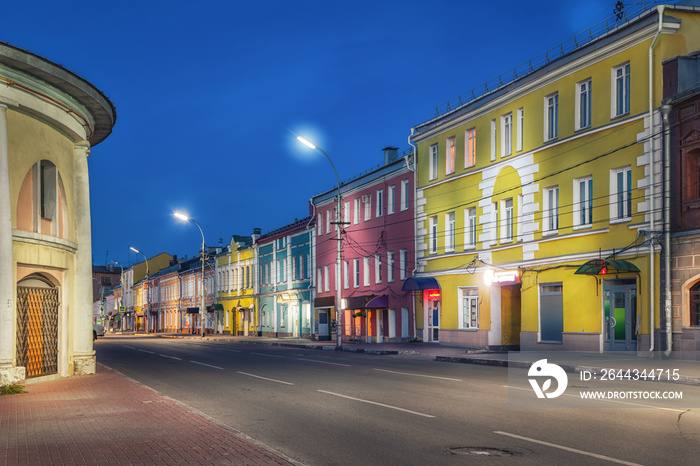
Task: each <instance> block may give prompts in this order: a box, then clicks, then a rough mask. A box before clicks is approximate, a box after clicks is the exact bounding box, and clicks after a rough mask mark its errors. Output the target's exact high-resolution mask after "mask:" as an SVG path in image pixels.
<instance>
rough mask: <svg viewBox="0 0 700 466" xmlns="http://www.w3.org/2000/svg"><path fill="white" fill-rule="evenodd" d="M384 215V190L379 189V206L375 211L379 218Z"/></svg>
mask: <svg viewBox="0 0 700 466" xmlns="http://www.w3.org/2000/svg"><path fill="white" fill-rule="evenodd" d="M383 215H384V190H383V189H378V190H377V206H376V211H375V217H376V218H379V217H382V216H383Z"/></svg>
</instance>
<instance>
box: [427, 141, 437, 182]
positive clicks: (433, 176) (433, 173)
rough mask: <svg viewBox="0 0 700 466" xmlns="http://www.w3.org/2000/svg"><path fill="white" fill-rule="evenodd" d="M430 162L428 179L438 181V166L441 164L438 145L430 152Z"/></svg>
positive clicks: (431, 148)
mask: <svg viewBox="0 0 700 466" xmlns="http://www.w3.org/2000/svg"><path fill="white" fill-rule="evenodd" d="M428 155H429V157H430V160H429V162H428V167H429V168H428V179H429V180H430V181H433V180H437V177H438V166H439V164H440V156H439V152H438V145H437V144H432V145H431V146H430V152H429V154H428Z"/></svg>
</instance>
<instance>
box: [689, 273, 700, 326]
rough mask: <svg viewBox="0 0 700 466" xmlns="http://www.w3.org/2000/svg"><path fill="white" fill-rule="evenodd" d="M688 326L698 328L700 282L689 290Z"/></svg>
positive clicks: (699, 324) (699, 319) (699, 322)
mask: <svg viewBox="0 0 700 466" xmlns="http://www.w3.org/2000/svg"><path fill="white" fill-rule="evenodd" d="M690 326H691V327H700V282H697V283H696V284H695V285H693V287H692V288H691V289H690Z"/></svg>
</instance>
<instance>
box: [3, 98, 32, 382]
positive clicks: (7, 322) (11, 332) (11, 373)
mask: <svg viewBox="0 0 700 466" xmlns="http://www.w3.org/2000/svg"><path fill="white" fill-rule="evenodd" d="M14 292H15V279H14V262H13V260H12V204H11V203H10V162H9V154H8V148H7V106H5V105H3V104H1V103H0V385H5V384H9V383H15V382H18V381H20V380H23V379H24V377H25V375H26V371H25V368H24V367H14V366H15V357H14V349H15V342H16V341H17V339H16V338H15V306H14Z"/></svg>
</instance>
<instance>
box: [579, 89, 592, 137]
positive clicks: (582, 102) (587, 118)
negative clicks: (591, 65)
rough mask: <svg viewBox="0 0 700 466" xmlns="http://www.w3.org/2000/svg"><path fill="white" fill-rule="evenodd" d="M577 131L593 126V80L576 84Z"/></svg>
mask: <svg viewBox="0 0 700 466" xmlns="http://www.w3.org/2000/svg"><path fill="white" fill-rule="evenodd" d="M576 96H577V98H576V129H577V130H579V129H584V128H589V127H590V126H591V102H592V101H591V80H590V79H586V80H585V81H581V82H580V83H577V84H576Z"/></svg>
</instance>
